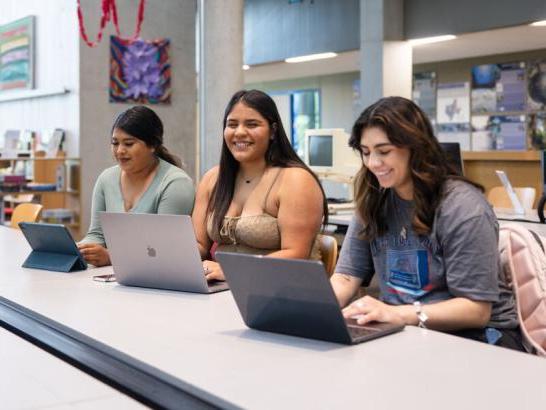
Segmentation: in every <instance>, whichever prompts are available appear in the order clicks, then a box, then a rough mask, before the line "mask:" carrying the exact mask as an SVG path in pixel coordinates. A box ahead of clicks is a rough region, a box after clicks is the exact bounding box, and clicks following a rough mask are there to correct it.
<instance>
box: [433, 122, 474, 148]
mask: <svg viewBox="0 0 546 410" xmlns="http://www.w3.org/2000/svg"><path fill="white" fill-rule="evenodd" d="M436 135H437V137H438V141H440V142H458V143H459V146H460V147H461V151H470V124H469V123H461V124H438V125H437V126H436Z"/></svg>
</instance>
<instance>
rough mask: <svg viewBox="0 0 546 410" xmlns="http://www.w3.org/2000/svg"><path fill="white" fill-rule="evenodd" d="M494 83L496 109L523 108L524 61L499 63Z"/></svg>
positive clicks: (513, 109)
mask: <svg viewBox="0 0 546 410" xmlns="http://www.w3.org/2000/svg"><path fill="white" fill-rule="evenodd" d="M499 69H500V70H499V71H500V77H499V80H498V81H497V84H496V89H497V109H498V111H523V110H525V63H523V62H517V63H506V64H499Z"/></svg>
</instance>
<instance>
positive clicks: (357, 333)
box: [347, 325, 379, 339]
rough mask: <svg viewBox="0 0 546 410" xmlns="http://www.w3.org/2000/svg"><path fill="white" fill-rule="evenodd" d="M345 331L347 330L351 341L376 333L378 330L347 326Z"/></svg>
mask: <svg viewBox="0 0 546 410" xmlns="http://www.w3.org/2000/svg"><path fill="white" fill-rule="evenodd" d="M347 329H349V334H350V335H351V337H352V338H353V339H356V338H360V337H362V336H368V335H371V334H374V333H377V331H378V330H379V329H378V328H376V327H368V326H355V325H347Z"/></svg>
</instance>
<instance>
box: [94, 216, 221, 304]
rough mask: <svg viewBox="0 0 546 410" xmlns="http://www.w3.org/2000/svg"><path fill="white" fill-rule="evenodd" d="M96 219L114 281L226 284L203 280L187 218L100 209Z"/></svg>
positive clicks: (200, 288)
mask: <svg viewBox="0 0 546 410" xmlns="http://www.w3.org/2000/svg"><path fill="white" fill-rule="evenodd" d="M100 221H101V225H102V230H103V232H104V237H105V240H106V245H107V246H108V251H109V252H110V259H111V261H112V267H113V268H114V273H115V275H116V280H117V282H118V283H120V284H122V285H127V286H141V287H146V288H160V289H169V290H179V291H185V292H196V293H214V292H220V291H222V290H227V289H228V285H227V283H226V282H220V281H215V282H211V283H207V280H206V279H205V274H204V272H203V264H202V262H201V257H200V255H199V250H198V248H197V241H196V239H195V233H194V231H193V225H192V222H191V218H190V217H189V216H187V215H155V214H132V213H109V212H101V213H100Z"/></svg>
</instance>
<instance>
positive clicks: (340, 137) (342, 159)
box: [303, 128, 361, 176]
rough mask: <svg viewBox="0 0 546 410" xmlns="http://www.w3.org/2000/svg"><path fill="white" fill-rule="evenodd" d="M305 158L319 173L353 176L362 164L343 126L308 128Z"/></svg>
mask: <svg viewBox="0 0 546 410" xmlns="http://www.w3.org/2000/svg"><path fill="white" fill-rule="evenodd" d="M303 160H304V161H305V163H306V164H307V165H309V167H310V168H311V169H312V170H313V171H315V172H316V173H317V174H319V175H324V174H338V175H347V176H353V175H355V174H356V172H357V171H358V170H359V168H360V166H361V160H360V156H359V155H358V154H357V153H356V152H354V151H353V149H352V148H350V147H349V134H347V133H346V132H345V130H343V129H342V128H332V129H309V130H306V131H305V142H304V158H303Z"/></svg>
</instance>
